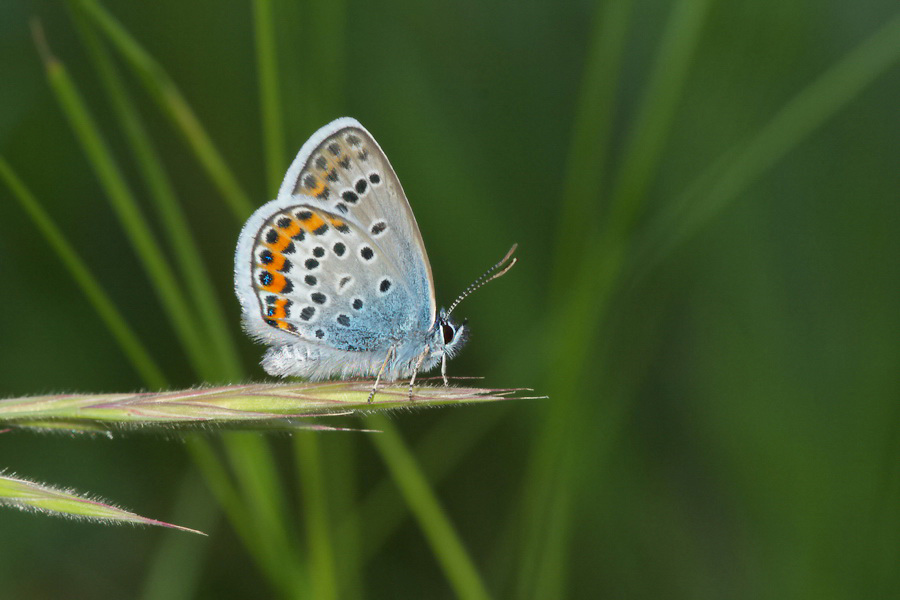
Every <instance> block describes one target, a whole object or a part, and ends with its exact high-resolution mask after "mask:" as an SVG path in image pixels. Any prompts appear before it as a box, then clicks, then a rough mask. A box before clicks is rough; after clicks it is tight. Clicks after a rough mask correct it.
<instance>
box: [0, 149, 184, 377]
mask: <svg viewBox="0 0 900 600" xmlns="http://www.w3.org/2000/svg"><path fill="white" fill-rule="evenodd" d="M0 179H3V181H4V182H6V185H7V186H9V189H10V191H11V192H12V195H13V197H14V198H15V199H16V200H17V201H18V202H19V204H20V205H21V206H22V208H23V209H24V210H25V212H27V213H28V216H29V217H31V220H32V221H33V222H34V224H35V225H36V226H37V228H38V229H39V230H40V232H41V234H42V235H43V236H44V239H45V240H47V243H48V244H49V245H50V247H51V248H53V251H54V252H56V255H57V256H58V257H59V259H60V260H61V261H62V263H63V265H65V267H66V269H68V271H69V273H70V274H71V275H72V278H73V279H74V280H75V282H76V284H78V287H79V288H81V291H82V292H83V293H84V295H85V296H86V297H87V299H88V301H89V302H90V303H91V305H92V306H93V307H94V310H96V311H97V314H98V315H99V316H100V319H101V320H102V321H103V323H104V324H105V325H106V327H107V329H109V332H110V333H111V334H112V335H113V337H114V338H115V340H116V342H118V344H119V346H120V347H121V348H122V351H123V352H124V353H125V356H126V357H127V358H128V360H129V361H130V362H131V364H132V365H133V366H134V368H135V370H136V371H137V372H138V374H139V375H140V376H141V377H142V378H143V380H144V381H145V382H146V383H147V385H149V386H150V387H151V388H153V389H161V388H164V387H166V385H167V383H166V378H165V376H164V375H163V373H162V371H161V370H160V368H159V366H157V364H156V362H155V361H154V360H153V358H152V357H151V356H150V353H149V352H148V351H147V349H146V348H144V345H143V344H141V341H140V340H139V339H138V337H137V335H135V333H134V331H132V329H131V327H129V326H128V323H127V322H126V321H125V318H124V317H123V316H122V314H121V313H120V312H119V311H118V309H117V308H116V305H115V304H114V303H113V302H112V300H110V299H109V296H107V295H106V292H104V291H103V288H102V287H100V284H99V283H98V281H97V279H96V278H95V277H94V275H93V274H92V273H91V271H90V269H88V267H87V266H86V265H85V264H84V262H83V261H82V260H81V257H80V256H78V253H76V252H75V250H74V248H72V246H71V245H70V244H69V242H68V240H66V238H65V236H63V234H62V232H61V231H60V230H59V228H58V227H57V226H56V224H55V223H54V222H53V221H52V220H51V219H50V215H48V214H47V212H46V211H45V210H44V209H43V207H41V205H40V203H39V202H38V201H37V199H36V198H35V197H34V196H33V195H32V193H31V192H30V191H29V190H28V188H26V187H25V184H24V183H22V180H21V179H19V177H18V176H17V175H16V174H15V172H13V170H12V168H11V167H10V166H9V163H7V162H6V160H5V159H4V158H3V157H0Z"/></svg>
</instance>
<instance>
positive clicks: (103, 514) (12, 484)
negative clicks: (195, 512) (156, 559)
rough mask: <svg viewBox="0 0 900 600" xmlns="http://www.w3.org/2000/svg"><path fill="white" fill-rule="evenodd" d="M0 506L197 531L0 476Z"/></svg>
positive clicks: (87, 518)
mask: <svg viewBox="0 0 900 600" xmlns="http://www.w3.org/2000/svg"><path fill="white" fill-rule="evenodd" d="M0 505H2V506H9V507H12V508H18V509H21V510H27V511H35V512H39V513H43V514H49V515H54V516H58V517H68V518H73V519H85V520H89V521H95V522H97V523H103V524H107V525H124V524H130V525H157V526H160V527H169V528H171V529H178V530H180V531H187V532H190V533H198V534H200V535H205V534H204V533H203V532H201V531H196V530H194V529H189V528H187V527H181V526H179V525H172V524H171V523H165V522H163V521H157V520H155V519H148V518H147V517H142V516H140V515H136V514H134V513H132V512H128V511H127V510H123V509H121V508H118V507H116V506H113V505H111V504H109V503H106V502H101V501H99V500H96V499H92V498H88V497H86V496H82V495H79V494H76V493H74V492H72V491H68V490H60V489H57V488H54V487H50V486H47V485H41V484H38V483H34V482H33V481H26V480H24V479H19V478H18V477H10V476H8V475H0Z"/></svg>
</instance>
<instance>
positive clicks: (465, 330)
mask: <svg viewBox="0 0 900 600" xmlns="http://www.w3.org/2000/svg"><path fill="white" fill-rule="evenodd" d="M467 323H468V320H464V321H463V322H462V323H457V322H455V321H454V320H453V319H451V318H450V317H449V315H448V314H447V311H445V310H444V309H443V308H442V309H441V313H440V315H438V319H437V323H435V327H434V332H433V333H432V339H431V344H430V346H431V347H432V348H434V349H435V351H436V353H437V354H441V355H444V356H446V357H447V358H453V357H454V356H456V355H457V354H458V353H459V351H460V350H462V347H463V346H465V345H466V342H467V341H468V340H469V326H468V324H467Z"/></svg>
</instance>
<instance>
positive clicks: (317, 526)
mask: <svg viewBox="0 0 900 600" xmlns="http://www.w3.org/2000/svg"><path fill="white" fill-rule="evenodd" d="M294 451H295V452H294V454H295V456H296V461H297V466H298V470H299V474H300V486H301V492H302V494H303V498H302V500H303V501H302V502H301V508H302V509H303V510H304V512H305V524H306V540H307V552H308V556H309V574H310V580H311V584H310V591H311V595H312V597H313V598H317V599H318V598H321V599H322V600H329V599H333V598H337V597H338V585H337V580H336V578H335V575H336V570H335V557H334V548H333V544H332V541H331V540H332V536H331V531H332V529H331V519H330V516H329V513H328V498H327V496H326V486H325V477H324V474H323V468H322V457H321V456H320V452H319V440H317V439H316V437H315V436H314V435H310V434H308V433H306V434H302V435H296V436H294ZM341 550H342V556H343V548H342V549H341ZM342 569H343V565H342Z"/></svg>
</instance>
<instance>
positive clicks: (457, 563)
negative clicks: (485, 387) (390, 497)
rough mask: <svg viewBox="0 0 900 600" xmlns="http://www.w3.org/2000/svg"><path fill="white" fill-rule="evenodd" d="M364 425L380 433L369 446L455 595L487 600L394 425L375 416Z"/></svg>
mask: <svg viewBox="0 0 900 600" xmlns="http://www.w3.org/2000/svg"><path fill="white" fill-rule="evenodd" d="M366 422H367V423H368V424H369V426H370V427H372V428H373V429H379V430H381V431H382V432H383V433H377V434H372V435H371V436H370V437H371V439H372V442H373V443H374V444H375V447H376V448H377V449H378V451H379V452H380V453H381V457H382V459H383V460H384V462H385V464H386V465H387V467H388V470H390V472H391V477H392V478H393V479H394V483H395V484H396V485H397V487H398V488H399V489H400V493H401V494H403V497H404V499H405V500H406V503H407V504H408V505H409V507H410V509H411V510H412V512H413V514H414V515H415V517H416V520H417V521H418V522H419V527H421V529H422V532H423V533H424V534H425V537H426V539H427V540H428V542H429V544H430V545H431V550H432V552H434V555H435V557H436V558H437V560H438V562H439V564H440V565H441V567H442V568H443V569H444V573H445V574H446V576H447V579H448V580H449V581H450V584H451V585H452V586H453V590H454V591H455V592H456V595H457V596H458V597H460V598H488V597H489V595H488V592H487V588H486V587H485V586H484V583H483V582H482V581H481V577H480V576H479V574H478V571H477V569H475V565H474V563H473V562H472V559H471V558H470V557H469V555H468V553H467V552H466V550H465V547H464V546H463V544H462V541H460V539H459V536H458V535H457V533H456V530H455V529H454V528H453V524H452V523H451V522H450V519H449V518H448V517H447V514H446V512H445V511H444V509H443V507H442V506H441V504H440V502H439V501H438V499H437V496H435V494H434V491H433V490H432V489H431V487H430V486H429V484H428V482H427V481H426V479H425V476H424V474H423V473H422V471H421V470H420V469H419V466H418V465H417V464H416V461H415V459H413V457H412V455H411V454H410V452H409V449H408V448H407V447H406V446H405V445H404V444H403V443H402V441H401V439H400V435H399V434H398V433H397V431H396V429H395V428H394V426H393V424H392V423H391V422H390V421H388V420H387V419H385V418H384V417H381V416H378V415H371V416H369V417H367V418H366Z"/></svg>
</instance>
